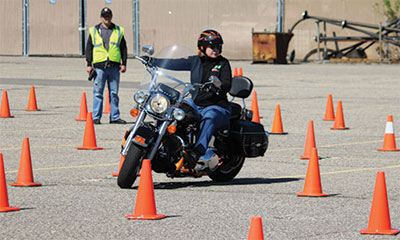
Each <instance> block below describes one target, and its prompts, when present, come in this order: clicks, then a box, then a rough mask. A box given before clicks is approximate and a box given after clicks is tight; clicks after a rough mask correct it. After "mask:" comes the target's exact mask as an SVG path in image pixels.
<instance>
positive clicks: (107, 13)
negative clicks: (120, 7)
mask: <svg viewBox="0 0 400 240" xmlns="http://www.w3.org/2000/svg"><path fill="white" fill-rule="evenodd" d="M105 15H111V16H112V11H111V9H109V8H108V7H105V8H103V9H101V13H100V16H102V17H103V16H105Z"/></svg>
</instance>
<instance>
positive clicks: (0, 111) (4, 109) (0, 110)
mask: <svg viewBox="0 0 400 240" xmlns="http://www.w3.org/2000/svg"><path fill="white" fill-rule="evenodd" d="M13 117H14V116H11V115H10V106H9V105H8V95H7V91H4V92H3V99H2V100H1V106H0V118H13Z"/></svg>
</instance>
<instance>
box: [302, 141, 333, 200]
mask: <svg viewBox="0 0 400 240" xmlns="http://www.w3.org/2000/svg"><path fill="white" fill-rule="evenodd" d="M296 195H297V196H299V197H326V196H328V194H323V193H322V187H321V177H320V174H319V163H318V152H317V149H316V148H315V147H314V148H313V149H312V153H311V157H310V161H309V162H308V168H307V174H306V181H305V183H304V188H303V192H302V193H296Z"/></svg>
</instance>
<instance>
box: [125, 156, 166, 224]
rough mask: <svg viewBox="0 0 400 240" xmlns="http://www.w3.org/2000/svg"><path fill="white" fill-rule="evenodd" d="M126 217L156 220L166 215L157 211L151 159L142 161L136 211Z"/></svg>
mask: <svg viewBox="0 0 400 240" xmlns="http://www.w3.org/2000/svg"><path fill="white" fill-rule="evenodd" d="M125 217H126V218H127V219H130V220H131V219H136V220H156V219H161V218H165V217H166V216H165V215H162V214H157V212H156V202H155V199H154V186H153V178H152V176H151V164H150V160H149V159H144V160H143V162H142V170H141V175H140V181H139V188H138V193H137V197H136V205H135V212H134V213H133V214H132V215H127V216H125Z"/></svg>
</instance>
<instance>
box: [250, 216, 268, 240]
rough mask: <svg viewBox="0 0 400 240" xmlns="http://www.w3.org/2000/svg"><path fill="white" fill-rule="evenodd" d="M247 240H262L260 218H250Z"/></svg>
mask: <svg viewBox="0 0 400 240" xmlns="http://www.w3.org/2000/svg"><path fill="white" fill-rule="evenodd" d="M247 239H248V240H264V233H263V227H262V219H261V217H252V218H251V222H250V230H249V235H248V237H247Z"/></svg>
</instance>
